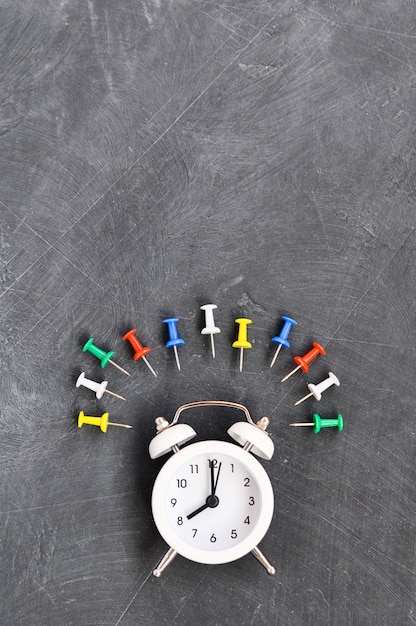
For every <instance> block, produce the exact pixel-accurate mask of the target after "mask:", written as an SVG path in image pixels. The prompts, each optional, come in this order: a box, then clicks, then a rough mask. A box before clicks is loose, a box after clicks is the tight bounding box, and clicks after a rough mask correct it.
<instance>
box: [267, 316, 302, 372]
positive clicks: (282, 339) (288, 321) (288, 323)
mask: <svg viewBox="0 0 416 626" xmlns="http://www.w3.org/2000/svg"><path fill="white" fill-rule="evenodd" d="M282 320H283V321H284V324H283V327H282V330H281V331H280V335H277V336H276V337H272V341H273V343H277V344H278V346H277V350H276V352H275V353H274V357H273V360H272V362H271V363H270V367H273V365H274V364H275V363H276V359H277V357H278V356H279V352H280V350H281V349H282V347H283V346H284V347H285V348H290V343H289V341H288V340H287V338H288V337H289V333H290V331H291V330H292V326H296V325H297V322H296V321H295V320H293V319H292V318H291V317H286V315H282Z"/></svg>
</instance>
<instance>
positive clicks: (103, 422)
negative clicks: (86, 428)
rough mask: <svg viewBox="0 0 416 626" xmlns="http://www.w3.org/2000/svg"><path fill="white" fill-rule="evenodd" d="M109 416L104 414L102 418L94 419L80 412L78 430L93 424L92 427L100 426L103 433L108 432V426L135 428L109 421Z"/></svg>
mask: <svg viewBox="0 0 416 626" xmlns="http://www.w3.org/2000/svg"><path fill="white" fill-rule="evenodd" d="M108 417H109V414H108V413H103V414H102V415H101V417H94V416H93V415H84V411H80V412H79V415H78V428H81V426H83V425H84V424H91V425H92V426H99V427H100V429H101V430H102V431H103V433H106V432H107V427H108V426H118V427H119V428H133V426H130V425H129V424H118V423H117V422H109V421H108Z"/></svg>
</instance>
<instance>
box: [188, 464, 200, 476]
mask: <svg viewBox="0 0 416 626" xmlns="http://www.w3.org/2000/svg"><path fill="white" fill-rule="evenodd" d="M189 467H190V468H191V474H198V465H197V464H195V465H190V466H189Z"/></svg>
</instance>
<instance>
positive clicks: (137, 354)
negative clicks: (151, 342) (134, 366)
mask: <svg viewBox="0 0 416 626" xmlns="http://www.w3.org/2000/svg"><path fill="white" fill-rule="evenodd" d="M135 332H136V329H135V328H132V329H131V330H129V332H128V333H126V334H125V335H123V339H124V340H127V341H129V342H130V343H131V346H132V348H133V350H134V356H133V359H134V360H135V361H138V360H139V359H143V361H144V362H145V363H146V365H147V367H148V368H149V370H150V371H151V372H152V374H153V376H154V377H155V378H157V374H156V372H155V370H154V369H153V367H152V366H151V365H150V363H149V361H148V360H147V359H146V354H149V352H151V348H148V347H147V346H142V344H141V343H140V341H139V340H138V339H137V337H136V335H135V334H134V333H135Z"/></svg>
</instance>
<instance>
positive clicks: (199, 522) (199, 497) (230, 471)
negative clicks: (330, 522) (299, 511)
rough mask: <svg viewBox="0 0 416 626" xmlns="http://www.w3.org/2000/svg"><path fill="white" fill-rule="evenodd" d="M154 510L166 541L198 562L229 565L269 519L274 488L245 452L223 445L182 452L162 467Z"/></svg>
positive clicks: (199, 446)
mask: <svg viewBox="0 0 416 626" xmlns="http://www.w3.org/2000/svg"><path fill="white" fill-rule="evenodd" d="M152 510H153V517H154V519H155V522H156V526H157V527H158V530H159V532H160V534H161V535H162V537H163V538H164V539H165V541H166V542H167V543H168V544H169V545H170V546H171V547H172V548H174V549H175V550H176V551H177V552H178V553H179V554H182V556H185V557H186V558H188V559H191V560H193V561H197V562H199V563H227V562H229V561H233V560H235V559H238V558H240V557H241V556H243V555H244V554H247V553H248V552H250V551H251V550H252V549H253V548H254V547H255V546H256V545H257V544H258V543H259V542H260V541H261V539H262V538H263V537H264V535H265V533H266V532H267V529H268V527H269V525H270V522H271V519H272V515H273V490H272V486H271V483H270V480H269V477H268V476H267V474H266V472H265V470H264V469H263V467H262V466H261V465H260V463H259V462H258V461H257V459H255V458H254V457H253V456H252V455H251V454H250V453H249V452H247V451H245V450H242V449H241V448H238V447H237V446H236V445H234V444H231V443H226V442H222V441H204V442H200V443H195V444H191V445H189V446H187V447H186V448H183V449H182V450H180V451H179V452H178V453H176V454H174V455H173V456H172V457H171V458H170V459H169V460H168V461H167V462H166V464H165V465H164V466H163V467H162V469H161V471H160V473H159V475H158V477H157V479H156V482H155V485H154V489H153V495H152Z"/></svg>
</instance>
